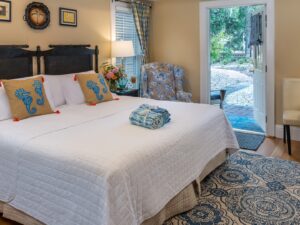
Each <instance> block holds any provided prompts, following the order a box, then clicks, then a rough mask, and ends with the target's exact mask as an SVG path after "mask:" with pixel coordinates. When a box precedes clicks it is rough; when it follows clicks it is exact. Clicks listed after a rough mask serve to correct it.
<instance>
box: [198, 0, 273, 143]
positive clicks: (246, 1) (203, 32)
mask: <svg viewBox="0 0 300 225" xmlns="http://www.w3.org/2000/svg"><path fill="white" fill-rule="evenodd" d="M251 5H266V15H267V16H268V17H267V18H268V27H267V31H266V35H267V37H266V40H267V41H266V45H267V46H266V57H267V65H266V66H267V68H268V71H267V73H266V112H267V130H266V134H267V135H268V136H272V137H273V136H275V3H274V0H215V1H204V2H200V54H201V57H200V58H201V60H200V73H201V74H200V77H201V78H200V80H201V83H200V96H201V103H207V104H208V103H210V68H209V67H210V61H209V60H210V58H209V55H210V54H209V52H210V44H209V43H210V38H209V32H208V31H209V10H210V9H214V8H228V7H235V6H251Z"/></svg>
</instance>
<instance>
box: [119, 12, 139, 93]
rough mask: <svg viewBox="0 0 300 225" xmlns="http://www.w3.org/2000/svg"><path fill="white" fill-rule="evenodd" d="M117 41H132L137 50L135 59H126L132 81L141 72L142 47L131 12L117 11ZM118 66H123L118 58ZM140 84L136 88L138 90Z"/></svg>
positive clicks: (125, 64) (126, 70)
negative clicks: (132, 77)
mask: <svg viewBox="0 0 300 225" xmlns="http://www.w3.org/2000/svg"><path fill="white" fill-rule="evenodd" d="M115 29H116V30H115V31H116V40H117V41H121V40H122V41H132V42H133V46H134V49H135V55H136V56H135V57H129V58H125V59H124V66H125V72H126V74H127V75H128V79H129V80H130V78H131V76H136V77H139V75H140V70H141V55H142V51H141V47H140V42H139V39H138V35H137V32H136V27H135V24H134V17H133V14H132V12H131V10H121V9H119V8H117V9H116V27H115ZM116 63H117V65H121V64H122V59H121V58H117V61H116ZM137 87H138V84H136V85H135V86H134V88H137Z"/></svg>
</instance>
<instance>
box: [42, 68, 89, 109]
mask: <svg viewBox="0 0 300 225" xmlns="http://www.w3.org/2000/svg"><path fill="white" fill-rule="evenodd" d="M91 73H95V71H94V70H91V71H86V72H81V73H72V74H65V75H44V76H45V80H46V82H45V83H48V84H49V88H50V91H51V95H52V97H53V101H54V105H55V107H58V106H61V105H64V104H66V103H67V104H71V105H74V104H81V103H84V96H83V93H82V91H81V88H80V86H79V84H78V82H75V81H74V76H75V74H91ZM77 85H78V87H77ZM78 88H79V89H78Z"/></svg>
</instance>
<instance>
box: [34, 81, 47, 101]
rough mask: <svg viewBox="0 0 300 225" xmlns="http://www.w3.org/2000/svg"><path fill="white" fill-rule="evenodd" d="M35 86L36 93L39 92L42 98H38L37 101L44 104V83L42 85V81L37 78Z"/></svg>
mask: <svg viewBox="0 0 300 225" xmlns="http://www.w3.org/2000/svg"><path fill="white" fill-rule="evenodd" d="M33 86H34V90H35V93H37V94H38V95H39V96H40V97H41V98H40V99H37V100H36V103H37V104H38V105H44V104H45V99H44V95H43V85H42V83H41V81H39V80H35V81H34V84H33Z"/></svg>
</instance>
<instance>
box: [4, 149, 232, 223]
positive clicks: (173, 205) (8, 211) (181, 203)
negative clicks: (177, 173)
mask: <svg viewBox="0 0 300 225" xmlns="http://www.w3.org/2000/svg"><path fill="white" fill-rule="evenodd" d="M226 158H227V151H223V152H221V153H220V154H218V155H217V156H216V157H215V158H214V159H213V160H211V161H210V163H208V165H207V166H206V167H205V170H204V171H203V172H202V173H201V174H200V176H199V177H198V178H197V179H196V180H195V181H193V182H192V183H191V184H190V185H189V186H187V187H186V188H185V189H184V190H183V191H181V192H180V193H179V194H178V195H177V196H175V197H174V198H173V199H172V200H171V201H170V202H169V203H168V204H167V205H166V206H165V207H164V208H163V209H162V210H161V211H160V212H159V213H158V214H157V215H156V216H154V217H152V218H150V219H148V220H146V221H145V222H143V223H142V224H141V225H162V224H163V223H164V222H165V221H166V220H168V219H170V218H172V217H174V216H176V215H178V214H180V213H183V212H186V211H189V210H191V209H192V208H194V207H195V206H196V205H197V204H198V201H199V196H200V193H201V186H200V183H201V181H202V180H203V179H204V178H205V177H206V176H207V175H209V174H210V173H211V172H212V171H214V170H215V169H216V168H217V167H218V166H220V165H221V164H222V163H223V162H225V160H226ZM1 212H2V213H3V217H4V218H7V219H10V220H12V221H15V222H18V223H20V224H23V225H45V224H44V223H42V222H40V221H38V220H36V219H34V218H33V217H31V216H29V215H27V214H25V213H24V212H21V211H20V210H18V209H15V208H14V207H12V206H10V205H9V204H5V203H3V202H0V213H1Z"/></svg>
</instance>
